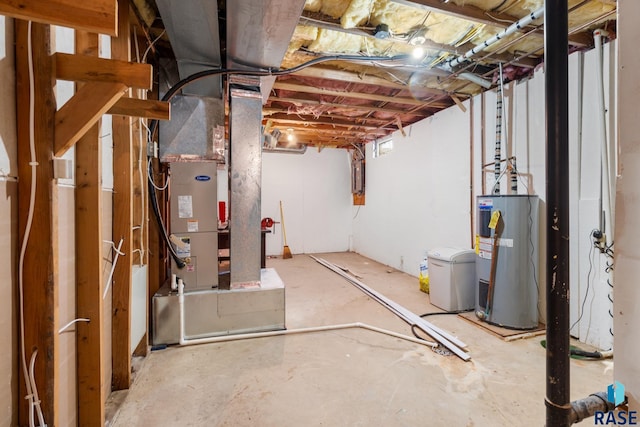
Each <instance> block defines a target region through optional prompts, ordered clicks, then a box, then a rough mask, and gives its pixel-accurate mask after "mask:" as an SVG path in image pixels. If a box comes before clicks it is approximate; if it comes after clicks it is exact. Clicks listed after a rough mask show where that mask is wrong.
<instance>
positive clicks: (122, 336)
mask: <svg viewBox="0 0 640 427" xmlns="http://www.w3.org/2000/svg"><path fill="white" fill-rule="evenodd" d="M118 34H119V36H118V37H117V38H112V39H111V56H112V58H113V59H119V60H123V61H130V60H131V32H130V29H129V2H128V1H122V0H121V1H120V2H119V7H118ZM112 120H113V121H112V126H113V236H114V239H115V240H118V241H120V239H123V243H122V249H121V250H122V252H123V253H124V254H125V255H124V256H123V257H120V258H119V259H118V264H117V265H116V269H115V271H114V273H113V302H112V325H111V357H112V367H113V371H112V386H113V389H114V390H124V389H128V388H129V385H130V384H131V280H132V262H133V254H132V252H131V251H132V246H131V245H132V242H133V233H132V230H133V208H132V204H131V203H132V197H131V189H132V186H133V181H132V165H133V163H132V162H133V159H132V153H133V146H132V139H131V129H132V126H131V125H132V121H133V119H131V118H130V117H128V116H113V119H112Z"/></svg>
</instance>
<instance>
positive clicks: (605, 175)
mask: <svg viewBox="0 0 640 427" xmlns="http://www.w3.org/2000/svg"><path fill="white" fill-rule="evenodd" d="M608 35H609V33H608V32H607V31H605V30H602V29H598V30H595V31H594V32H593V44H594V50H595V51H596V58H597V61H596V62H597V65H596V67H597V71H598V72H597V75H598V112H599V114H600V121H601V123H600V147H601V150H600V152H601V156H602V159H601V165H602V185H601V188H605V189H606V191H607V193H606V195H604V194H603V195H602V197H600V203H601V206H600V212H602V211H604V219H603V220H602V222H601V224H600V227H601V230H602V232H603V233H605V232H606V233H607V234H608V235H609V236H611V237H612V238H613V232H614V230H613V215H612V212H613V203H612V199H613V197H612V194H611V193H612V191H611V187H612V186H611V181H612V178H611V161H610V160H609V153H610V152H611V151H610V149H609V138H607V119H606V117H607V115H606V108H605V102H604V75H603V74H604V73H603V70H602V67H603V66H604V61H603V58H602V37H607V36H608ZM600 191H602V189H601V190H600ZM605 197H606V201H605V200H604V198H605ZM607 227H608V228H607Z"/></svg>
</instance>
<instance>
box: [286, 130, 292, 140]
mask: <svg viewBox="0 0 640 427" xmlns="http://www.w3.org/2000/svg"><path fill="white" fill-rule="evenodd" d="M287 141H289V142H293V128H288V129H287Z"/></svg>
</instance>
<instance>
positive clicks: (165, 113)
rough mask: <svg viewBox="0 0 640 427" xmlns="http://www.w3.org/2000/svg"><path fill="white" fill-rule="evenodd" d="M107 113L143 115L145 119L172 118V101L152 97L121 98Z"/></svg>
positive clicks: (132, 115) (131, 115)
mask: <svg viewBox="0 0 640 427" xmlns="http://www.w3.org/2000/svg"><path fill="white" fill-rule="evenodd" d="M107 114H113V115H120V116H130V117H142V118H145V119H155V120H170V119H171V103H170V102H162V101H155V100H152V99H136V98H125V97H122V98H120V99H119V100H118V101H117V102H116V103H115V104H114V105H113V107H111V108H109V110H108V111H107Z"/></svg>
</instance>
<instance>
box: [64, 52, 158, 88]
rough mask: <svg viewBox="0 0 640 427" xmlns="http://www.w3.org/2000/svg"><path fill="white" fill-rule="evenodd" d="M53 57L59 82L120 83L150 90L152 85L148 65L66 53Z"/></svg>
mask: <svg viewBox="0 0 640 427" xmlns="http://www.w3.org/2000/svg"><path fill="white" fill-rule="evenodd" d="M53 57H54V58H55V67H56V68H55V71H56V78H57V79H59V80H71V81H82V82H111V83H122V84H124V85H126V86H129V87H136V88H140V89H151V86H152V85H153V76H152V72H153V67H151V65H149V64H138V63H136V62H129V61H118V60H116V59H104V58H98V57H92V56H82V55H71V54H68V53H56V54H54V55H53Z"/></svg>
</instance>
